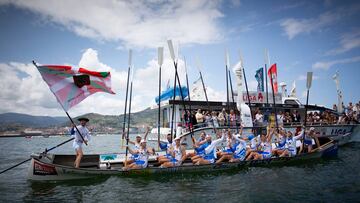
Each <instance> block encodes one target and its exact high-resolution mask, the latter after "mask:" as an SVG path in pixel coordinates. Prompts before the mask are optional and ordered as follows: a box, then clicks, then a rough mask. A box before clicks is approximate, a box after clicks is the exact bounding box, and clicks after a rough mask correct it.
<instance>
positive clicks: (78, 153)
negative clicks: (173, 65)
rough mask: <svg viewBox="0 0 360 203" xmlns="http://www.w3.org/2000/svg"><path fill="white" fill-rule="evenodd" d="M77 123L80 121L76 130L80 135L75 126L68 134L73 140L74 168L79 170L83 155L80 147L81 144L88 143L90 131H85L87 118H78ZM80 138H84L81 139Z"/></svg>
mask: <svg viewBox="0 0 360 203" xmlns="http://www.w3.org/2000/svg"><path fill="white" fill-rule="evenodd" d="M78 121H80V125H78V126H77V129H78V130H79V132H80V133H81V135H80V134H79V132H78V131H77V130H76V128H75V126H73V127H72V129H71V131H70V134H71V135H72V136H73V137H74V138H75V139H74V142H73V147H74V149H75V152H76V159H75V162H74V167H75V168H79V167H80V162H81V159H82V157H83V156H84V153H83V151H82V145H83V143H85V144H87V143H88V142H89V141H90V138H91V135H90V131H89V130H88V129H87V127H86V124H87V123H88V122H89V119H88V118H84V117H83V118H79V119H78ZM81 136H82V137H83V138H84V139H83V138H81Z"/></svg>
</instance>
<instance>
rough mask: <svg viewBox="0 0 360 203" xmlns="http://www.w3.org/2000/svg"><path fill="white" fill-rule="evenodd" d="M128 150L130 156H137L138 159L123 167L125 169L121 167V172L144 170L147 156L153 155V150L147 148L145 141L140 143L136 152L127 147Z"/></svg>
mask: <svg viewBox="0 0 360 203" xmlns="http://www.w3.org/2000/svg"><path fill="white" fill-rule="evenodd" d="M127 147H128V146H127ZM128 149H129V152H130V154H132V155H137V156H138V158H137V160H136V161H135V162H133V163H131V164H130V165H125V167H123V170H129V169H142V168H146V167H147V165H148V159H149V155H150V154H154V151H153V149H151V148H148V147H147V146H146V140H141V141H140V148H139V149H138V150H132V149H131V148H129V147H128Z"/></svg>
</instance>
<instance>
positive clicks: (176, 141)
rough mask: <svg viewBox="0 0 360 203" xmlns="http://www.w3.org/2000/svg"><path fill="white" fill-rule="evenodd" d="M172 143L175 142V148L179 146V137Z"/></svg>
mask: <svg viewBox="0 0 360 203" xmlns="http://www.w3.org/2000/svg"><path fill="white" fill-rule="evenodd" d="M174 141H175V144H176V146H180V144H181V142H180V141H181V138H180V137H177V138H175V139H174Z"/></svg>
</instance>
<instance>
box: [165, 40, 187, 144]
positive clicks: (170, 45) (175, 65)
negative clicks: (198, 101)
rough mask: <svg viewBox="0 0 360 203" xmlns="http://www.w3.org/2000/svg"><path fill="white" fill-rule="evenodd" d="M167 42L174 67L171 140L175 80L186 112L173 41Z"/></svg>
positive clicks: (172, 121) (172, 126)
mask: <svg viewBox="0 0 360 203" xmlns="http://www.w3.org/2000/svg"><path fill="white" fill-rule="evenodd" d="M167 43H168V46H169V51H170V55H171V58H172V60H173V62H174V67H175V78H174V92H173V93H174V98H173V109H172V110H173V111H172V120H171V123H172V125H171V141H172V138H173V129H174V113H175V102H174V101H175V94H176V81H177V83H178V85H179V90H180V95H181V100H182V104H183V108H184V109H183V110H184V111H185V112H186V106H185V103H184V99H185V97H184V94H183V91H182V87H181V82H180V77H179V74H178V71H177V65H178V63H177V61H176V60H175V52H174V46H173V43H172V41H171V40H168V41H167Z"/></svg>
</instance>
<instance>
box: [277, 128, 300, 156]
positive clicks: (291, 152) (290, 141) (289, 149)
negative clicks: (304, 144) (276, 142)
mask: <svg viewBox="0 0 360 203" xmlns="http://www.w3.org/2000/svg"><path fill="white" fill-rule="evenodd" d="M286 135H287V137H286V144H285V150H284V152H283V153H282V154H281V155H280V157H285V156H290V157H294V156H296V154H297V149H296V141H297V140H299V139H301V138H302V136H303V135H302V134H301V133H300V135H297V136H293V134H292V133H291V132H290V131H288V132H287V134H286Z"/></svg>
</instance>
